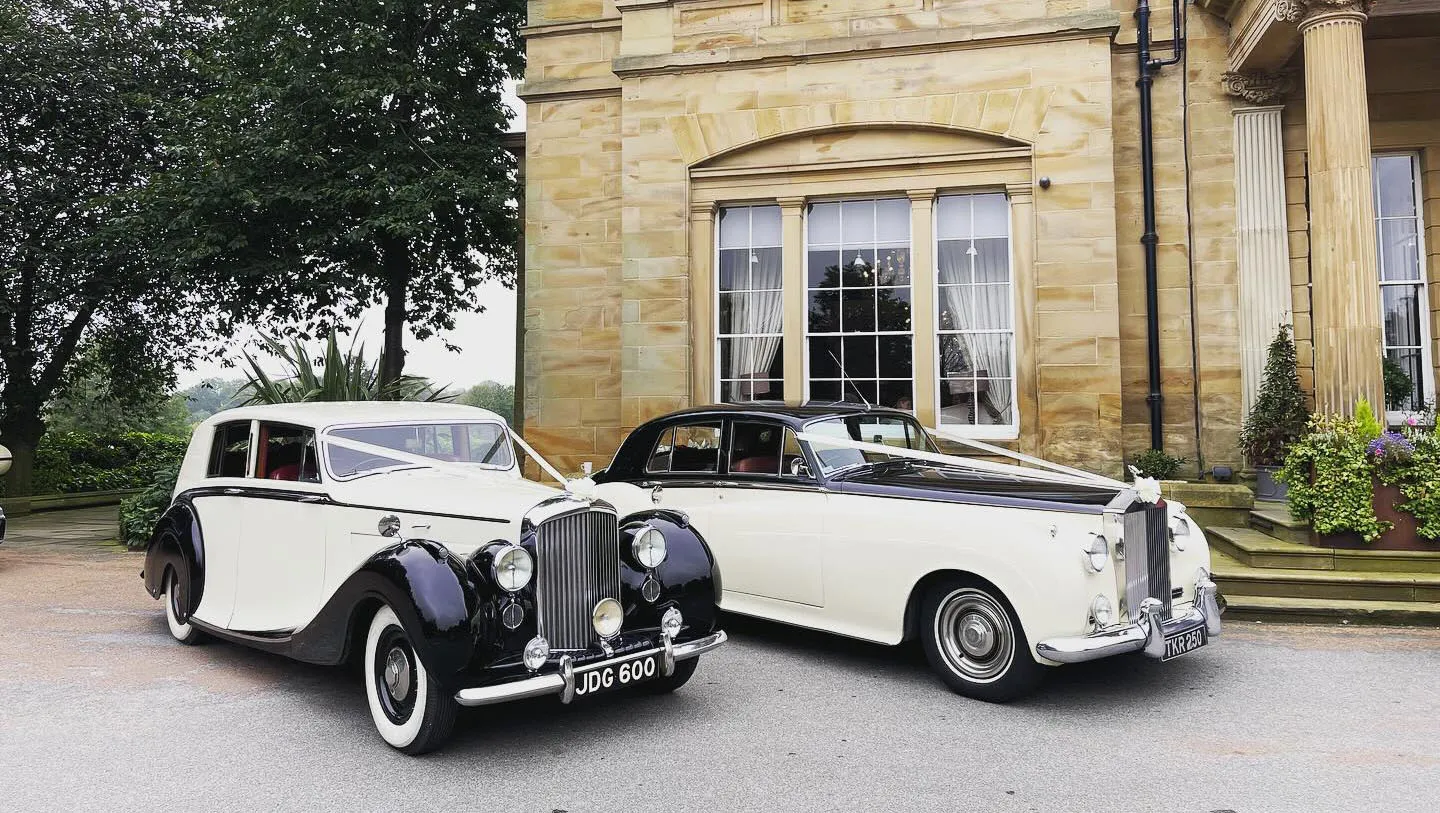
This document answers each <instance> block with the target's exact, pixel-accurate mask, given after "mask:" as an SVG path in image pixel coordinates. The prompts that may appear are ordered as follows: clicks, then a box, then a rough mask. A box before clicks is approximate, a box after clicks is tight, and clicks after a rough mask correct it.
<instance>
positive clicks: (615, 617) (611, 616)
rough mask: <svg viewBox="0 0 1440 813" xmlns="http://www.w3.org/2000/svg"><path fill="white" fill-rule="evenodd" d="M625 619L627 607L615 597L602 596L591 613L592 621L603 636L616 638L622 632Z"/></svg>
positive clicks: (597, 631)
mask: <svg viewBox="0 0 1440 813" xmlns="http://www.w3.org/2000/svg"><path fill="white" fill-rule="evenodd" d="M624 620H625V608H624V607H621V606H620V602H618V601H616V600H615V599H613V598H602V599H600V603H599V604H596V605H595V611H594V612H592V613H591V614H590V623H592V624H594V625H595V633H596V634H597V635H599V636H600V637H601V638H614V637H615V636H616V635H618V634H620V624H621V622H623V621H624Z"/></svg>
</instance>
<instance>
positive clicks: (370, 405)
mask: <svg viewBox="0 0 1440 813" xmlns="http://www.w3.org/2000/svg"><path fill="white" fill-rule="evenodd" d="M249 420H258V421H279V422H284V423H294V424H299V425H301V426H310V427H314V428H315V429H324V428H326V427H329V426H338V425H341V424H352V423H404V422H407V421H446V420H464V421H484V420H490V421H499V422H501V423H504V422H505V419H504V418H502V417H500V416H499V415H497V414H495V413H494V412H491V411H490V410H488V409H481V408H480V407H473V406H466V405H464V404H447V403H438V402H437V403H427V402H422V401H314V402H307V403H298V404H263V405H258V406H244V407H236V408H235V409H227V410H224V411H222V412H217V413H215V414H214V415H211V416H210V417H209V418H207V419H205V423H206V424H217V423H225V422H227V421H249Z"/></svg>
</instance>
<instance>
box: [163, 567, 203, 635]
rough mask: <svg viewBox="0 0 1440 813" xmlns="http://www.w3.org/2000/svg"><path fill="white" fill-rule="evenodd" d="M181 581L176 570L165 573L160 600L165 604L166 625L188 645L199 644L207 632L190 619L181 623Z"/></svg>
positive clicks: (172, 633) (171, 632)
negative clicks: (163, 588)
mask: <svg viewBox="0 0 1440 813" xmlns="http://www.w3.org/2000/svg"><path fill="white" fill-rule="evenodd" d="M179 581H180V580H179V578H178V577H177V576H176V575H175V571H174V570H170V571H167V572H166V573H165V591H164V592H163V593H161V594H160V601H162V602H163V603H164V604H165V625H166V626H168V627H169V628H170V634H171V635H172V636H174V638H175V640H177V641H179V642H180V643H182V644H186V645H187V646H188V645H193V644H198V643H200V641H201V640H202V639H203V638H204V637H205V633H203V632H201V631H200V630H199V629H198V628H196V626H195V625H194V624H191V623H190V622H188V621H187V622H185V623H183V624H182V623H180V617H179V604H180V591H179V590H178V589H177V588H178V586H179Z"/></svg>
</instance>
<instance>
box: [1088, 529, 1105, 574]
mask: <svg viewBox="0 0 1440 813" xmlns="http://www.w3.org/2000/svg"><path fill="white" fill-rule="evenodd" d="M1108 561H1110V543H1109V542H1108V541H1106V539H1105V537H1104V536H1102V535H1101V534H1091V535H1090V544H1089V545H1087V546H1086V547H1085V564H1086V565H1087V566H1088V567H1089V568H1090V569H1091V570H1092V571H1094V572H1096V573H1099V572H1100V571H1102V570H1104V569H1105V563H1106V562H1108Z"/></svg>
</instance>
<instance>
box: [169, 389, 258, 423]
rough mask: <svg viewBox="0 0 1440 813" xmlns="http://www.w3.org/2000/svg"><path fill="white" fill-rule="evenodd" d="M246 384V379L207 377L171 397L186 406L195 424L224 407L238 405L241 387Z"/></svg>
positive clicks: (191, 420)
mask: <svg viewBox="0 0 1440 813" xmlns="http://www.w3.org/2000/svg"><path fill="white" fill-rule="evenodd" d="M244 385H245V381H244V380H243V379H239V378H207V379H205V380H204V381H201V382H200V383H199V384H195V385H193V386H191V387H189V388H187V389H183V390H181V391H179V392H177V393H175V394H174V395H173V396H171V397H172V398H174V399H176V400H178V401H179V402H180V403H181V404H182V405H183V406H184V408H185V410H186V411H187V412H189V414H190V423H192V424H195V423H199V422H200V421H203V420H205V419H206V418H208V417H210V416H211V415H214V414H215V413H217V412H219V411H220V410H222V409H229V408H230V407H233V406H238V405H239V403H240V402H239V393H240V388H241V387H242V386H244Z"/></svg>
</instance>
